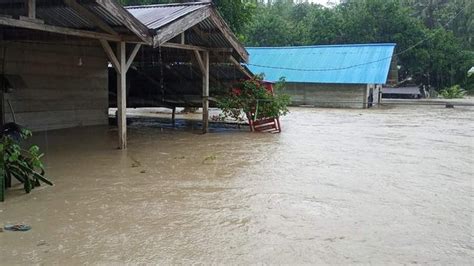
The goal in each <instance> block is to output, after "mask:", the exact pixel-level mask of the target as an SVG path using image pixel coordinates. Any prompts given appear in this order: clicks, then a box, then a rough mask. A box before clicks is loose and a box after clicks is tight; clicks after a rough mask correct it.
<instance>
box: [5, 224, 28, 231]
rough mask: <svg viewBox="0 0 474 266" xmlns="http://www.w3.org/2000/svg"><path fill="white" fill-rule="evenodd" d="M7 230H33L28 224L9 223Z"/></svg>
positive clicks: (6, 226)
mask: <svg viewBox="0 0 474 266" xmlns="http://www.w3.org/2000/svg"><path fill="white" fill-rule="evenodd" d="M4 229H5V231H21V232H25V231H29V230H31V226H29V225H27V224H7V225H5V227H4Z"/></svg>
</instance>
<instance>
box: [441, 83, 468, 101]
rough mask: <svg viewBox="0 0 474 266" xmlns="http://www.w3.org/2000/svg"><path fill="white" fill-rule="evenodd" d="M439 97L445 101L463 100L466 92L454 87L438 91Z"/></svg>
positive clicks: (459, 87) (457, 86)
mask: <svg viewBox="0 0 474 266" xmlns="http://www.w3.org/2000/svg"><path fill="white" fill-rule="evenodd" d="M440 95H441V96H442V97H443V98H445V99H455V98H463V97H464V96H465V95H466V91H465V90H463V89H462V88H461V86H459V85H454V86H452V87H449V88H447V89H444V90H442V91H440Z"/></svg>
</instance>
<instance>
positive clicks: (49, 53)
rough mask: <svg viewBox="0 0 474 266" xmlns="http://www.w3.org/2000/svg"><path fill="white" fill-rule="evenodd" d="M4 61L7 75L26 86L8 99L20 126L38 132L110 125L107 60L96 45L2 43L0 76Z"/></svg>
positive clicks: (0, 44) (8, 114)
mask: <svg viewBox="0 0 474 266" xmlns="http://www.w3.org/2000/svg"><path fill="white" fill-rule="evenodd" d="M4 48H6V53H5V55H6V57H5V55H4V51H5V50H4ZM4 59H5V61H4V64H5V72H4V73H5V74H6V75H19V76H20V77H21V78H22V79H23V81H24V83H25V84H26V87H23V88H18V89H15V90H14V91H13V92H12V93H8V94H6V95H5V98H6V99H10V102H11V104H12V107H13V109H14V111H15V114H16V121H17V123H19V124H21V125H24V126H26V127H27V128H30V129H32V130H34V131H39V130H50V129H59V128H68V127H77V126H88V125H100V124H107V110H108V72H107V60H106V57H105V54H104V52H103V50H102V48H101V47H100V45H99V44H98V42H97V43H93V42H92V43H91V42H89V43H78V42H74V43H67V44H44V43H25V42H2V41H0V74H1V73H3V69H2V65H3V60H4ZM80 62H81V63H82V65H81V64H80ZM6 121H7V122H8V121H11V115H10V112H9V108H8V105H7V106H6Z"/></svg>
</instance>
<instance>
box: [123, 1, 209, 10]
mask: <svg viewBox="0 0 474 266" xmlns="http://www.w3.org/2000/svg"><path fill="white" fill-rule="evenodd" d="M201 5H202V6H206V5H211V3H210V2H188V3H172V4H153V5H141V6H140V5H135V6H125V7H124V8H125V9H138V8H154V7H175V6H201Z"/></svg>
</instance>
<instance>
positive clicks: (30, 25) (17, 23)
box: [0, 17, 121, 41]
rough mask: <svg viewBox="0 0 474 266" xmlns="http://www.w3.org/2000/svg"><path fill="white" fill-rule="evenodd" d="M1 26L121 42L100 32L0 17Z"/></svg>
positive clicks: (118, 38)
mask: <svg viewBox="0 0 474 266" xmlns="http://www.w3.org/2000/svg"><path fill="white" fill-rule="evenodd" d="M0 25H3V26H10V27H18V28H25V29H30V30H40V31H46V32H52V33H57V34H64V35H72V36H78V37H84V38H92V39H104V40H108V41H120V40H121V39H120V37H119V36H114V35H111V34H107V33H99V32H93V31H86V30H77V29H72V28H65V27H58V26H52V25H46V24H39V23H34V22H29V21H23V20H18V19H12V18H7V17H0Z"/></svg>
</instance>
